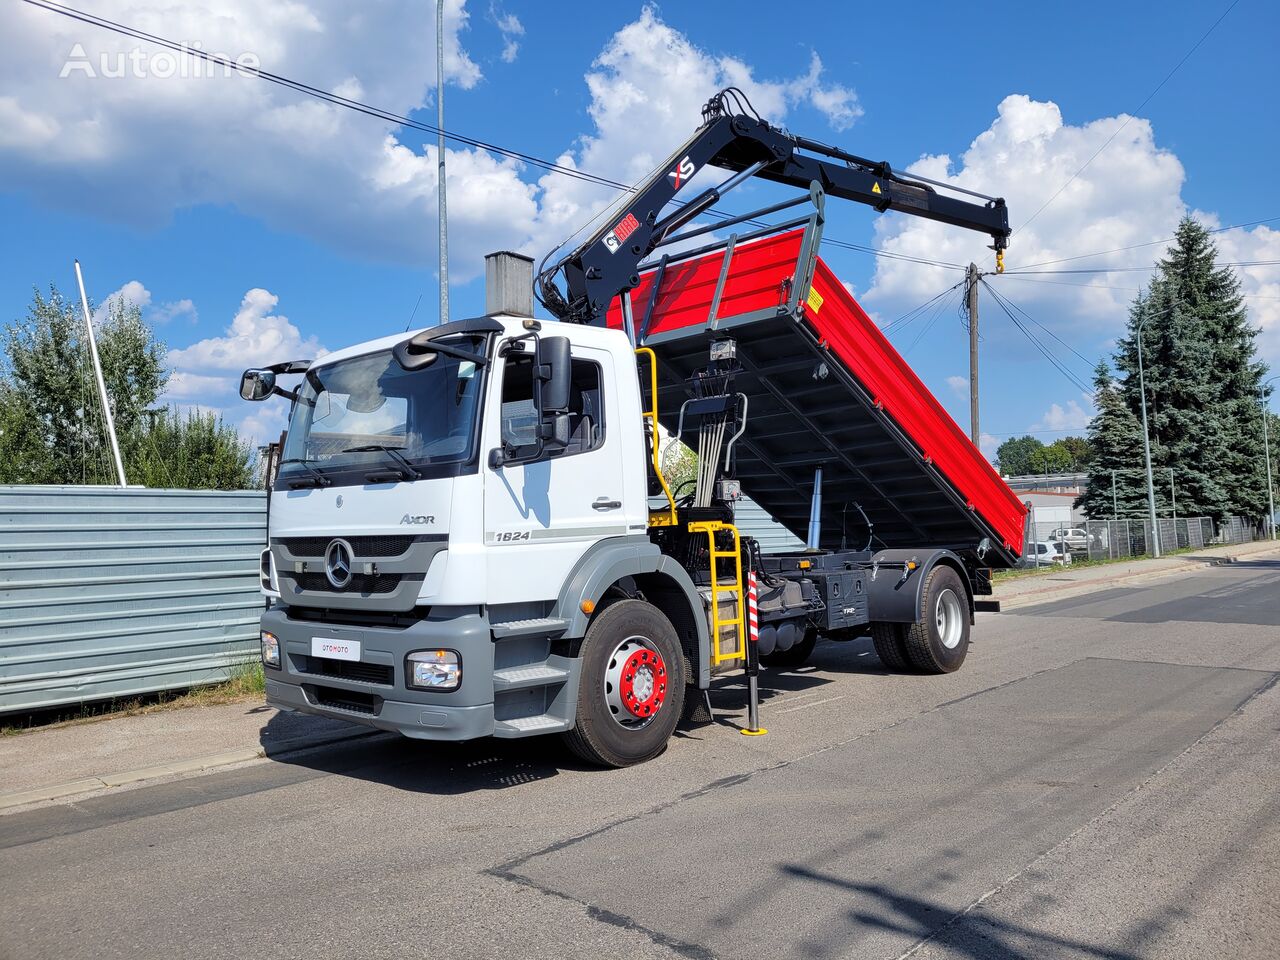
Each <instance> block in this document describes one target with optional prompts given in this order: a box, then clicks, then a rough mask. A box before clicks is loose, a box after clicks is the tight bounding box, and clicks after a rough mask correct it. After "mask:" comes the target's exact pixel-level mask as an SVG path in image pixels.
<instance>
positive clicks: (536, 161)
mask: <svg viewBox="0 0 1280 960" xmlns="http://www.w3.org/2000/svg"><path fill="white" fill-rule="evenodd" d="M22 2H23V3H26V4H29V5H31V6H33V7H36V8H38V9H41V10H46V11H48V12H50V13H56V14H58V15H60V16H64V17H67V18H69V19H72V20H78V21H80V22H82V23H87V24H89V25H91V26H95V27H99V28H101V29H103V30H109V31H111V32H112V33H117V34H121V35H123V36H127V37H131V38H133V39H135V40H144V41H146V42H149V43H154V44H157V45H159V46H162V47H164V48H166V49H168V50H171V51H173V52H174V53H178V54H181V55H187V56H192V57H197V58H199V59H201V60H204V61H206V62H208V63H212V64H215V65H217V66H220V67H224V68H226V69H229V70H235V71H236V72H238V73H240V74H247V75H249V76H252V77H256V78H258V79H260V80H266V81H267V82H268V83H273V84H276V85H277V86H281V87H284V88H286V89H288V90H292V91H294V92H295V93H301V94H303V95H304V96H308V97H313V98H315V99H317V100H322V101H325V102H326V103H329V104H331V105H333V106H337V107H343V108H345V109H348V110H353V111H355V112H357V113H362V114H365V115H366V116H370V117H374V118H376V119H379V120H383V121H386V122H388V123H394V124H397V125H398V126H403V127H408V128H409V129H412V130H418V131H421V132H423V133H430V134H435V135H436V136H443V137H444V138H445V139H446V140H450V141H452V142H454V143H461V144H465V145H467V146H470V147H476V148H478V149H481V150H487V151H489V152H491V153H496V154H499V155H500V156H504V157H508V158H510V159H512V160H519V161H521V162H522V163H528V164H530V165H531V166H535V167H538V168H540V169H543V170H546V171H547V172H548V173H555V174H559V175H560V176H565V177H571V178H573V179H576V180H581V181H584V182H587V183H592V184H595V185H598V186H603V187H610V188H612V189H614V190H619V191H634V190H635V189H636V188H635V187H634V186H632V185H629V184H626V183H622V182H621V181H619V180H614V179H611V178H609V177H602V176H599V175H597V174H593V173H589V172H588V171H585V170H580V169H578V168H577V167H567V166H565V165H563V164H559V163H555V162H553V161H550V160H544V159H543V158H541V157H536V156H534V155H532V154H529V153H524V152H523V151H520V150H514V149H511V148H509V147H502V146H499V145H498V144H496V143H491V142H489V141H487V140H481V139H479V138H477V137H470V136H466V135H464V134H460V133H455V132H452V131H450V130H446V129H443V128H441V127H439V126H435V125H432V124H430V123H424V122H422V121H419V120H414V119H413V118H411V117H407V116H404V115H402V114H398V113H395V112H393V111H391V110H386V109H384V108H382V107H377V106H374V105H373V104H369V103H365V102H364V101H361V100H356V99H353V98H351V97H343V96H340V95H339V94H336V93H331V92H329V91H328V90H322V89H321V88H319V87H315V86H312V85H311V84H308V83H303V82H302V81H300V80H294V79H292V78H290V77H286V76H283V75H281V74H278V73H272V72H270V71H268V70H262V69H259V68H257V67H249V66H244V65H242V64H239V63H237V62H235V61H233V60H230V59H228V58H227V57H224V56H221V55H219V54H216V53H210V52H209V51H207V50H201V49H196V48H193V47H189V46H187V45H186V44H182V43H178V42H176V41H173V40H169V39H167V38H166V37H161V36H157V35H156V34H152V33H147V32H146V31H144V30H139V29H137V28H135V27H130V26H128V25H126V24H123V23H119V22H117V21H114V20H109V19H107V18H106V17H100V16H98V15H96V14H91V13H86V12H85V11H83V10H77V9H75V8H74V7H68V6H65V5H64V4H61V3H56V2H54V0H22ZM672 202H673V203H674V204H676V205H677V206H683V205H684V203H683V201H679V200H673V201H672ZM606 209H607V207H606ZM705 215H706V216H709V217H713V218H715V219H718V220H727V219H730V218H732V217H733V214H731V213H726V212H722V211H718V210H708V211H705ZM745 222H747V223H750V224H752V225H753V226H764V224H763V223H761V222H760V221H755V220H748V221H745ZM579 232H580V231H579ZM575 235H576V234H575ZM824 240H825V242H826V243H827V244H829V245H831V246H835V247H840V248H842V249H846V250H851V251H853V252H856V253H867V254H871V255H872V256H876V257H885V258H887V259H890V260H902V261H906V262H908V263H919V264H922V265H925V266H934V267H943V268H946V269H954V270H963V269H964V268H963V267H962V266H961V265H960V264H956V263H947V262H945V261H941V260H930V259H928V258H926V257H916V256H912V255H910V254H902V253H895V252H891V251H887V250H880V249H878V248H876V247H870V246H866V245H865V244H860V243H851V242H849V241H845V240H839V239H837V238H834V237H826V238H824ZM567 242H568V241H566V243H567ZM563 245H564V244H561V246H563Z"/></svg>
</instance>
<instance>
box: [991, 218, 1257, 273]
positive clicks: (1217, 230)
mask: <svg viewBox="0 0 1280 960" xmlns="http://www.w3.org/2000/svg"><path fill="white" fill-rule="evenodd" d="M1276 220H1280V217H1267V218H1266V219H1264V220H1250V221H1249V222H1248V223H1232V224H1228V225H1227V226H1225V227H1215V228H1214V229H1212V230H1208V231H1206V232H1207V233H1225V232H1226V231H1227V230H1240V229H1243V228H1244V227H1256V226H1258V224H1260V223H1273V222H1275V221H1276ZM1177 239H1178V238H1177V237H1165V239H1163V240H1148V241H1146V242H1145V243H1133V244H1130V245H1129V246H1127V247H1116V248H1115V249H1112V250H1099V251H1098V252H1097V253H1082V254H1080V255H1079V256H1075V257H1059V258H1058V259H1057V260H1041V261H1040V262H1039V263H1026V264H1023V265H1022V266H1021V267H1019V268H1018V269H1017V270H1014V271H1008V270H1006V271H1005V273H1010V272H1012V273H1019V272H1021V271H1024V270H1031V269H1033V268H1034V267H1047V266H1051V265H1052V264H1055V263H1069V262H1070V261H1072V260H1089V259H1091V258H1093V257H1105V256H1106V255H1107V254H1109V253H1124V252H1125V251H1126V250H1137V249H1139V248H1140V247H1155V246H1159V245H1160V244H1162V243H1173V242H1174V241H1175V240H1177Z"/></svg>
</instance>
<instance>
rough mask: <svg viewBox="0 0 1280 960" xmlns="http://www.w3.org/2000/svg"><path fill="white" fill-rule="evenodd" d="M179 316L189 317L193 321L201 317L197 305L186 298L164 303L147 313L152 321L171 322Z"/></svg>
mask: <svg viewBox="0 0 1280 960" xmlns="http://www.w3.org/2000/svg"><path fill="white" fill-rule="evenodd" d="M179 317H183V318H187V319H189V320H190V321H191V322H192V323H195V322H196V321H197V320H198V319H200V315H199V313H198V312H197V311H196V305H195V304H194V303H192V302H191V301H190V300H189V299H186V298H183V299H182V300H171V301H169V302H168V303H162V304H160V305H159V306H157V307H155V308H154V309H152V310H151V311H149V312H148V313H147V319H148V320H150V321H151V322H152V323H169V322H171V321H173V320H176V319H178V318H179Z"/></svg>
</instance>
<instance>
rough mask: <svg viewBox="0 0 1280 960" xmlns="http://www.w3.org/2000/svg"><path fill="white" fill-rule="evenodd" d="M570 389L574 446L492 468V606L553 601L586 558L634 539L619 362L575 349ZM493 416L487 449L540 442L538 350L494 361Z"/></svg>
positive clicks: (488, 530)
mask: <svg viewBox="0 0 1280 960" xmlns="http://www.w3.org/2000/svg"><path fill="white" fill-rule="evenodd" d="M571 363H572V377H571V387H570V390H569V444H568V446H567V447H565V448H563V449H560V450H548V451H546V452H544V453H543V454H542V456H541V457H539V458H538V459H536V460H533V461H530V462H527V463H522V464H511V465H503V466H497V467H495V466H493V465H492V461H491V460H489V459H488V458H487V457H486V459H485V462H484V464H483V465H482V467H481V469H482V470H483V471H484V499H485V502H484V537H485V549H486V554H487V569H488V584H487V591H486V593H487V596H488V598H489V602H490V603H515V602H523V601H532V600H550V599H554V598H556V597H558V596H559V595H560V590H561V588H562V587H563V586H564V583H565V581H566V579H567V578H568V576H569V574H570V572H571V571H572V570H573V568H574V567H575V566H576V565H577V562H578V560H579V559H580V558H581V557H582V555H583V553H584V552H586V550H587V549H588V548H589V547H590V546H591V545H592V544H593V543H595V542H597V541H599V540H602V539H604V538H606V537H612V536H622V535H624V534H626V533H627V519H626V511H625V509H624V503H625V502H626V497H625V494H624V490H623V480H624V476H623V457H622V446H623V445H622V442H621V431H620V430H619V429H617V424H616V423H611V421H610V417H611V415H613V416H616V411H611V410H610V409H609V407H610V400H611V398H615V397H616V396H617V387H616V376H617V371H616V370H615V369H614V363H613V358H612V356H611V355H610V354H609V352H608V351H606V350H601V349H596V348H592V347H584V346H578V345H574V346H573V347H572V350H571ZM495 366H496V368H497V369H496V370H495V373H496V375H497V376H496V380H497V382H496V383H495V384H494V387H493V392H492V393H491V394H490V396H491V397H492V398H493V402H491V403H490V404H489V405H488V413H487V415H486V436H487V438H488V439H487V442H486V447H487V448H492V447H496V446H501V445H502V444H503V443H504V442H506V443H511V444H516V445H521V444H528V443H531V442H533V439H534V431H535V429H536V426H537V422H538V415H537V411H536V410H535V409H534V403H533V357H532V350H531V349H526V350H524V351H523V352H520V353H510V354H508V356H506V357H505V358H500V359H499V361H498V362H497V363H496V364H495Z"/></svg>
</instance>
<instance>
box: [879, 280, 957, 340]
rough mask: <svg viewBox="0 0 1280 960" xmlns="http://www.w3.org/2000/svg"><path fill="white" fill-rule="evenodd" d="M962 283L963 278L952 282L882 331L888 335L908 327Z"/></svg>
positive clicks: (886, 325) (889, 323)
mask: <svg viewBox="0 0 1280 960" xmlns="http://www.w3.org/2000/svg"><path fill="white" fill-rule="evenodd" d="M961 283H964V281H963V280H961V281H960V282H959V283H955V284H952V285H951V286H949V287H947V289H945V290H943V291H942V292H941V293H937V294H934V295H933V296H932V297H930V298H929V299H928V300H926V301H925V302H924V303H922V304H920V305H919V306H918V307H913V308H912V309H910V310H908V311H907V312H906V313H904V314H903V315H902V316H900V317H898V318H896V319H894V320H890V321H889V322H888V323H886V324H885V325H884V326H883V327H882V328H881V330H880V332H881V333H884V334H886V335H887V334H888V333H890V332H891V331H892V330H894V329H895V328H898V327H906V326H907V325H908V324H910V323H911V322H912V321H913V320H915V319H916V317H917V316H919V315H920V313H922V312H923V311H925V310H927V309H928V308H929V307H930V306H932V305H933V304H934V303H935V302H937V301H938V300H941V299H942V298H943V297H945V296H946V295H947V294H948V293H950V292H951V291H952V290H954V289H956V287H958V286H960V284H961Z"/></svg>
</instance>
